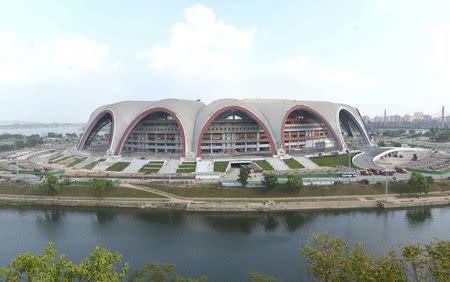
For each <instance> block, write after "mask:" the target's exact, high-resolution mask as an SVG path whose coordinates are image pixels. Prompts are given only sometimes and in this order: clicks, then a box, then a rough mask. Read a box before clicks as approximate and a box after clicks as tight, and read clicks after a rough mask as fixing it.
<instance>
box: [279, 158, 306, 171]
mask: <svg viewBox="0 0 450 282" xmlns="http://www.w3.org/2000/svg"><path fill="white" fill-rule="evenodd" d="M283 161H284V163H285V164H286V165H287V166H288V167H289V168H290V169H299V168H305V167H304V166H302V164H301V163H299V162H298V161H297V160H295V159H284V160H283Z"/></svg>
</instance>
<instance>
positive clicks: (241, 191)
mask: <svg viewBox="0 0 450 282" xmlns="http://www.w3.org/2000/svg"><path fill="white" fill-rule="evenodd" d="M146 186H148V187H151V188H154V189H158V190H160V191H164V192H168V193H172V194H174V195H178V196H181V197H188V198H189V197H190V198H203V197H207V198H209V197H211V198H246V197H248V198H257V197H262V198H264V197H314V196H352V195H380V194H384V185H381V184H375V185H365V184H360V183H354V184H335V185H330V186H312V187H310V186H306V187H303V188H302V189H300V191H298V192H291V191H287V190H286V189H281V188H275V189H272V190H270V191H267V190H266V189H265V188H223V187H218V184H197V185H195V186H188V187H173V186H170V187H169V186H166V185H162V184H147V185H146ZM449 190H450V181H444V182H436V183H435V185H434V186H433V188H432V189H431V191H449ZM406 191H407V184H406V183H404V182H403V183H391V184H389V193H406Z"/></svg>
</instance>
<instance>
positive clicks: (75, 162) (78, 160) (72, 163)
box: [66, 158, 87, 167]
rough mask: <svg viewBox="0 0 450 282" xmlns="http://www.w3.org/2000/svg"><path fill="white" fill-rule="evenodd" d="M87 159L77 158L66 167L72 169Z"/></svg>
mask: <svg viewBox="0 0 450 282" xmlns="http://www.w3.org/2000/svg"><path fill="white" fill-rule="evenodd" d="M85 159H87V158H79V159H76V160H74V161H73V162H71V163H70V164H68V165H66V166H67V167H73V166H76V165H77V164H79V163H81V162H82V161H84V160H85Z"/></svg>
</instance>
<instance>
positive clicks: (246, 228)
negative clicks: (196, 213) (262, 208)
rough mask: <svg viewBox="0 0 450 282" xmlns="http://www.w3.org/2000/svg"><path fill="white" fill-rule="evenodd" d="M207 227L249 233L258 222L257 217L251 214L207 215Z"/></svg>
mask: <svg viewBox="0 0 450 282" xmlns="http://www.w3.org/2000/svg"><path fill="white" fill-rule="evenodd" d="M204 219H205V222H206V224H207V225H208V227H209V228H210V229H212V230H214V231H218V232H239V233H245V234H250V233H251V232H252V231H253V230H254V228H255V227H256V225H257V224H258V217H256V216H251V215H242V214H236V215H207V216H205V217H204Z"/></svg>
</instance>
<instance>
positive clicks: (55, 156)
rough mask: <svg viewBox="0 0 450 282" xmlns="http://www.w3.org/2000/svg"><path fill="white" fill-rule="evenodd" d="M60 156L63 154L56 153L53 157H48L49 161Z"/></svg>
mask: <svg viewBox="0 0 450 282" xmlns="http://www.w3.org/2000/svg"><path fill="white" fill-rule="evenodd" d="M60 157H62V154H57V155H54V156H53V157H51V158H50V159H48V160H49V161H53V160H56V159H57V158H60Z"/></svg>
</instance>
